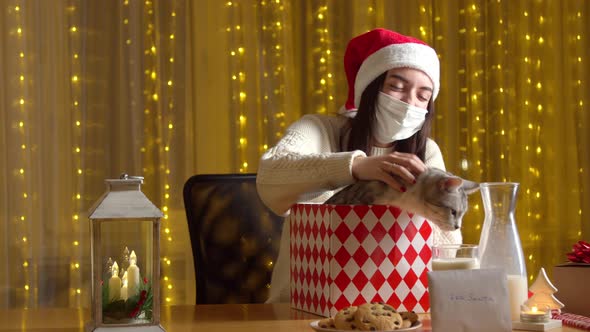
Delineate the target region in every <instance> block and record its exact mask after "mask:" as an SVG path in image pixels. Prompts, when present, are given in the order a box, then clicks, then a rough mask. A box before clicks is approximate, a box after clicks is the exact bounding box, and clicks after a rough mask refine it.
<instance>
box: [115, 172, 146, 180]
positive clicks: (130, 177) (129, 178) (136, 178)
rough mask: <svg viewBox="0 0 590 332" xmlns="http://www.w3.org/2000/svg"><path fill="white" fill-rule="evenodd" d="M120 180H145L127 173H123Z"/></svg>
mask: <svg viewBox="0 0 590 332" xmlns="http://www.w3.org/2000/svg"><path fill="white" fill-rule="evenodd" d="M119 179H121V180H143V176H135V175H129V174H127V173H121V175H120V176H119Z"/></svg>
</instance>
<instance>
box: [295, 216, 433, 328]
mask: <svg viewBox="0 0 590 332" xmlns="http://www.w3.org/2000/svg"><path fill="white" fill-rule="evenodd" d="M289 219H290V233H291V252H290V256H291V265H290V271H291V306H292V307H294V308H297V309H300V310H304V311H307V312H311V313H315V314H318V315H322V316H326V317H328V316H333V315H335V314H336V313H337V312H338V310H340V309H342V308H344V307H347V306H350V305H359V304H362V303H366V302H383V303H388V304H390V305H392V306H393V307H394V308H396V309H397V310H399V311H415V312H427V311H428V310H429V308H430V302H429V297H428V288H427V286H428V277H427V272H428V271H430V270H431V269H432V237H433V235H432V226H431V225H430V223H429V222H428V221H427V220H426V219H424V218H423V217H421V216H418V215H415V214H412V213H408V212H406V211H404V210H401V209H399V208H397V207H392V206H384V205H372V206H363V205H355V206H352V205H324V204H296V205H294V206H293V207H292V209H291V214H290V216H289Z"/></svg>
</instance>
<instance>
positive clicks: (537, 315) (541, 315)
mask: <svg viewBox="0 0 590 332" xmlns="http://www.w3.org/2000/svg"><path fill="white" fill-rule="evenodd" d="M527 309H529V308H528V307H526V306H523V310H522V311H521V313H520V321H521V322H527V323H543V322H548V321H549V309H547V310H540V309H539V308H537V307H536V306H533V307H532V308H530V309H529V310H527Z"/></svg>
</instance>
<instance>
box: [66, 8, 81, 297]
mask: <svg viewBox="0 0 590 332" xmlns="http://www.w3.org/2000/svg"><path fill="white" fill-rule="evenodd" d="M79 6H80V3H79V1H78V0H73V1H71V2H70V4H69V5H68V6H67V7H66V13H65V15H66V18H67V20H68V24H67V26H66V28H67V29H68V31H67V34H68V35H69V39H68V42H69V47H68V50H69V51H70V54H68V56H69V57H70V61H71V62H70V66H69V75H70V77H69V81H70V103H71V106H70V108H71V115H70V118H71V121H72V144H73V147H72V154H73V156H72V161H73V165H72V166H73V167H72V169H73V170H74V174H72V179H73V183H72V188H73V192H74V193H75V194H74V197H73V202H72V208H73V213H72V234H73V235H72V248H71V253H72V255H71V261H70V304H71V305H74V306H80V305H81V304H82V300H81V293H82V280H83V276H82V269H81V268H80V267H81V261H82V257H83V252H82V248H81V246H80V241H81V239H79V238H78V236H79V235H80V234H81V229H80V228H81V225H80V211H82V209H83V206H82V205H83V204H82V202H83V200H82V194H81V192H80V190H79V188H82V185H83V181H82V178H83V176H84V171H83V164H82V160H83V158H82V155H83V151H82V141H81V138H82V130H83V129H82V114H81V110H80V102H81V99H82V88H81V73H82V65H81V62H80V51H81V44H80V14H79Z"/></svg>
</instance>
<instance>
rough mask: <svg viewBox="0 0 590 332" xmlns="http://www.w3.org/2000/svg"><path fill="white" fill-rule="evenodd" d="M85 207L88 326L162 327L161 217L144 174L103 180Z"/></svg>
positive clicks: (96, 328) (110, 329) (113, 330)
mask: <svg viewBox="0 0 590 332" xmlns="http://www.w3.org/2000/svg"><path fill="white" fill-rule="evenodd" d="M105 182H106V185H107V191H106V192H105V193H104V194H103V195H102V197H101V198H100V199H98V201H97V202H96V203H95V204H94V206H93V207H92V208H91V209H90V211H89V219H90V236H91V240H90V247H91V271H92V279H91V281H92V304H91V310H92V314H91V316H92V321H91V322H90V323H88V324H87V326H86V331H97V332H99V331H108V332H116V331H147V332H152V331H153V332H156V331H158V332H160V331H164V329H163V328H162V326H160V218H161V217H162V216H163V214H162V211H160V210H159V209H158V208H157V207H156V206H155V205H154V204H153V203H152V202H150V200H149V199H148V198H147V197H146V196H145V195H144V194H143V193H142V192H141V188H140V187H141V184H142V183H143V177H138V176H128V175H126V174H123V175H121V178H120V179H109V180H105Z"/></svg>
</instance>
